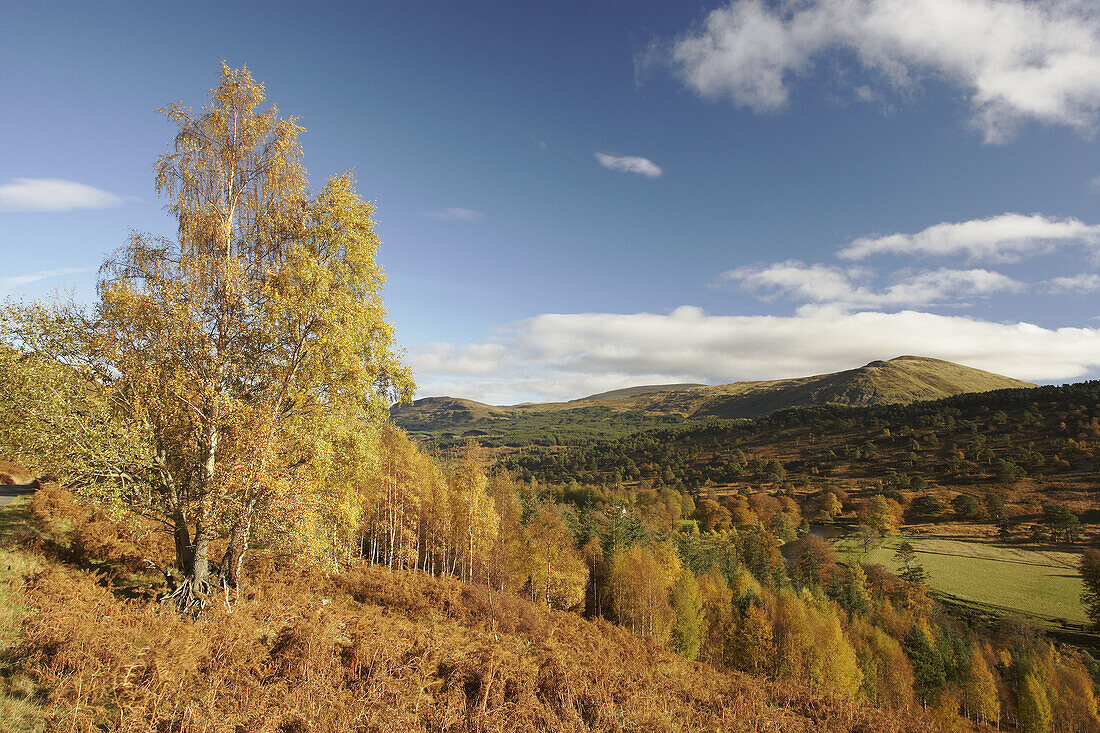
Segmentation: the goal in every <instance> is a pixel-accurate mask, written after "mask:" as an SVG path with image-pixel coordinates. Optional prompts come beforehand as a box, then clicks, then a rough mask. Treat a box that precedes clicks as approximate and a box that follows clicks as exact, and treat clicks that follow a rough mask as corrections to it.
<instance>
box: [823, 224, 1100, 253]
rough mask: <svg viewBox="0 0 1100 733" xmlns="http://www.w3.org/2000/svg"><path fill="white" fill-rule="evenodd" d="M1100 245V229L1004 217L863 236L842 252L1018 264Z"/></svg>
mask: <svg viewBox="0 0 1100 733" xmlns="http://www.w3.org/2000/svg"><path fill="white" fill-rule="evenodd" d="M1081 244H1084V245H1095V244H1100V225H1090V224H1084V223H1082V222H1081V221H1079V220H1077V219H1072V218H1071V219H1054V218H1050V217H1046V216H1043V215H1041V214H1031V215H1030V216H1028V215H1024V214H1001V215H1000V216H993V217H990V218H988V219H975V220H972V221H964V222H957V223H949V222H943V223H941V224H936V225H934V226H930V227H928V228H927V229H924V230H922V231H919V232H917V233H916V234H889V235H886V236H875V237H861V238H859V239H856V240H853V241H852V242H851V243H849V244H848V245H847V246H846V247H844V248H843V249H842V250H840V253H839V255H840V257H842V258H844V259H848V260H860V259H864V258H866V257H870V256H872V255H877V254H908V255H936V256H947V255H967V256H969V257H970V258H971V259H974V260H991V261H995V262H1012V261H1016V260H1019V259H1021V258H1022V257H1025V256H1028V255H1036V254H1042V253H1045V252H1049V251H1051V250H1052V249H1054V248H1055V247H1058V246H1062V245H1081Z"/></svg>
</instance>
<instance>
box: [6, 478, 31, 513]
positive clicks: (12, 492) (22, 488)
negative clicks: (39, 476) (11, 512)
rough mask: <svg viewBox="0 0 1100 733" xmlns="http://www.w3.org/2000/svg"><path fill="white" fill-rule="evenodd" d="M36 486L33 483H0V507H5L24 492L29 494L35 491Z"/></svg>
mask: <svg viewBox="0 0 1100 733" xmlns="http://www.w3.org/2000/svg"><path fill="white" fill-rule="evenodd" d="M34 489H35V486H34V484H33V483H31V484H22V485H20V484H7V485H0V507H5V506H7V505H8V504H10V503H11V501H12V499H14V498H15V497H17V496H20V495H22V494H29V493H30V492H32V491H34Z"/></svg>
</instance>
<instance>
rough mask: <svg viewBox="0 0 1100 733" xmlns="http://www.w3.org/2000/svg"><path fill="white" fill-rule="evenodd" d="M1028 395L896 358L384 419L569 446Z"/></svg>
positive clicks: (970, 372) (972, 372)
mask: <svg viewBox="0 0 1100 733" xmlns="http://www.w3.org/2000/svg"><path fill="white" fill-rule="evenodd" d="M1034 386H1035V385H1034V384H1031V383H1030V382H1024V381H1021V380H1018V379H1013V378H1011V377H1005V376H1002V375H1000V374H994V373H992V372H986V371H982V370H981V369H974V368H971V367H966V366H962V365H961V364H954V363H952V362H949V361H943V360H941V359H932V358H928V357H922V356H899V357H897V358H895V359H890V360H889V361H873V362H871V363H870V364H866V365H865V366H862V367H858V368H856V369H848V370H846V371H842V372H834V373H831V374H819V375H815V376H811V377H797V378H792V379H777V380H771V381H757V382H734V383H732V384H719V385H691V384H686V385H685V384H670V385H650V386H642V387H630V388H626V389H620V390H614V391H611V392H602V393H600V394H595V395H591V396H589V397H583V398H581V399H577V400H571V401H569V402H541V403H525V404H521V405H510V406H498V405H486V404H484V403H481V402H475V401H473V400H465V399H459V398H454V397H426V398H424V399H420V400H416V401H415V402H413V403H412V404H411V405H395V406H394V407H393V408H392V409H391V410H390V414H391V416H392V417H393V420H394V422H395V423H397V424H398V425H400V426H401V427H403V428H405V429H406V430H408V431H409V432H411V433H415V434H420V435H423V436H430V437H432V438H433V439H435V440H437V441H441V442H444V443H446V442H453V441H455V440H460V439H464V438H470V437H473V438H477V439H478V440H479V441H481V442H482V443H485V444H498V445H525V444H529V443H536V444H538V443H542V444H546V443H547V442H550V443H558V442H561V443H572V442H585V441H586V440H590V439H597V438H606V437H613V436H615V435H621V434H624V433H626V432H632V431H634V430H641V429H646V428H651V427H658V426H663V425H668V424H670V423H676V422H682V421H685V420H692V419H702V418H726V419H730V418H754V417H760V416H762V415H767V414H769V413H772V412H775V411H776V410H781V409H784V408H787V407H806V406H810V405H825V404H839V405H852V406H869V405H889V404H903V403H909V402H916V401H919V400H935V399H940V398H943V397H950V396H952V395H957V394H963V393H969V392H989V391H992V390H997V389H1018V388H1023V387H1034Z"/></svg>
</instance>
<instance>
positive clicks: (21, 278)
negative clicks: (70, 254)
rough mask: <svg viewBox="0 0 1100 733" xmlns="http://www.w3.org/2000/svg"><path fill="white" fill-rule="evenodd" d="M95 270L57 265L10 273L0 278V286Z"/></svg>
mask: <svg viewBox="0 0 1100 733" xmlns="http://www.w3.org/2000/svg"><path fill="white" fill-rule="evenodd" d="M95 270H96V268H94V267H58V268H56V269H53V270H39V271H38V272H31V273H28V274H26V275H12V276H9V277H3V278H0V287H4V288H11V287H18V286H19V285H29V284H30V283H36V282H38V281H39V280H46V279H49V278H51V277H61V276H62V275H75V274H77V273H82V272H95Z"/></svg>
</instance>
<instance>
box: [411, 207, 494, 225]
mask: <svg viewBox="0 0 1100 733" xmlns="http://www.w3.org/2000/svg"><path fill="white" fill-rule="evenodd" d="M421 216H423V217H424V218H425V219H435V220H437V221H462V222H468V223H469V222H475V221H481V220H482V219H484V218H485V214H482V213H481V212H480V211H475V210H474V209H462V208H459V207H457V206H450V207H448V208H446V209H440V210H439V211H425V212H424V213H423V214H421Z"/></svg>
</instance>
